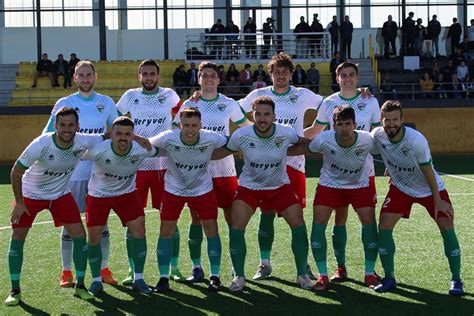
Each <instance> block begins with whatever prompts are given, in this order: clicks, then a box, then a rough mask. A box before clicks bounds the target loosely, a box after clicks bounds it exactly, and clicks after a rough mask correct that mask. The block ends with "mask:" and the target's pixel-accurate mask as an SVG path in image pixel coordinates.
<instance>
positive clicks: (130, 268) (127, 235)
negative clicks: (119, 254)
mask: <svg viewBox="0 0 474 316" xmlns="http://www.w3.org/2000/svg"><path fill="white" fill-rule="evenodd" d="M125 245H126V246H127V257H128V271H132V272H133V271H134V269H133V253H132V247H133V237H132V235H131V234H130V232H129V230H128V228H127V229H126V230H125Z"/></svg>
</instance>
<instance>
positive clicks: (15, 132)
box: [0, 108, 474, 162]
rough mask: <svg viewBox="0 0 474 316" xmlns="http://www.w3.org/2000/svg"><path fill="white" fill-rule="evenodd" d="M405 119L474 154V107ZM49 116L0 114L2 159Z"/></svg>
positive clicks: (435, 146) (437, 148) (436, 149)
mask: <svg viewBox="0 0 474 316" xmlns="http://www.w3.org/2000/svg"><path fill="white" fill-rule="evenodd" d="M404 113H405V122H410V123H415V124H416V128H417V129H418V130H419V131H420V132H422V133H423V134H424V135H425V136H426V138H427V139H428V141H429V143H430V147H431V151H432V153H433V154H473V153H474V137H472V135H474V124H472V118H474V108H450V109H446V108H444V109H406V110H405V111H404ZM314 117H315V113H310V115H307V117H306V120H305V121H306V122H307V124H309V123H310V122H312V121H313V120H314ZM48 118H49V116H48V115H11V116H6V115H5V116H0V142H1V144H3V146H2V150H1V151H0V162H12V161H14V160H15V159H16V158H17V157H18V156H19V155H20V154H21V151H22V150H23V149H24V148H25V147H26V146H27V145H28V144H29V143H30V142H31V141H32V140H33V139H34V138H35V137H36V136H38V135H39V134H40V133H41V131H42V130H43V128H44V126H45V125H46V122H47V121H48Z"/></svg>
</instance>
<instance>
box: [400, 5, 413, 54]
mask: <svg viewBox="0 0 474 316" xmlns="http://www.w3.org/2000/svg"><path fill="white" fill-rule="evenodd" d="M414 16H415V13H413V12H410V13H408V17H407V18H406V19H405V20H404V21H403V25H402V52H403V54H404V55H410V54H413V48H414V44H415V21H414V20H413V17H414Z"/></svg>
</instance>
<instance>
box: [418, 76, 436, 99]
mask: <svg viewBox="0 0 474 316" xmlns="http://www.w3.org/2000/svg"><path fill="white" fill-rule="evenodd" d="M433 86H434V85H433V80H432V79H431V78H430V75H429V74H428V73H427V72H425V73H423V76H422V77H421V79H420V90H421V92H422V94H421V97H422V98H423V99H426V98H431V97H432V96H433V95H432V92H433Z"/></svg>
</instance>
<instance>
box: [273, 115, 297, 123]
mask: <svg viewBox="0 0 474 316" xmlns="http://www.w3.org/2000/svg"><path fill="white" fill-rule="evenodd" d="M297 121H298V118H297V117H293V118H279V119H277V123H280V124H285V125H295V124H296V122H297Z"/></svg>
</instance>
